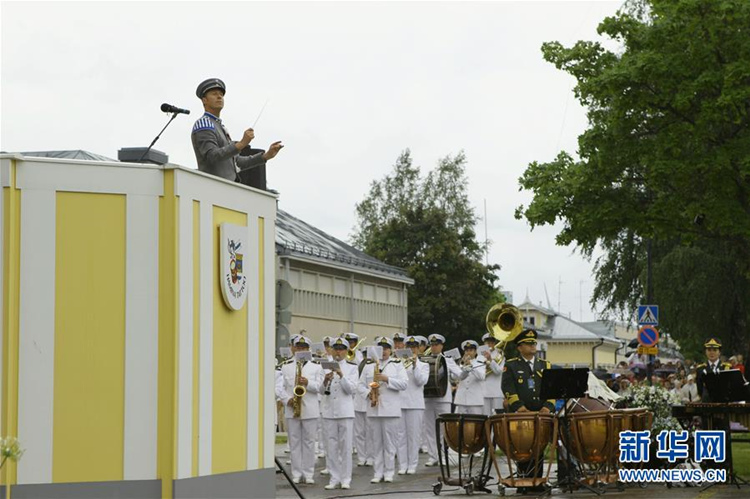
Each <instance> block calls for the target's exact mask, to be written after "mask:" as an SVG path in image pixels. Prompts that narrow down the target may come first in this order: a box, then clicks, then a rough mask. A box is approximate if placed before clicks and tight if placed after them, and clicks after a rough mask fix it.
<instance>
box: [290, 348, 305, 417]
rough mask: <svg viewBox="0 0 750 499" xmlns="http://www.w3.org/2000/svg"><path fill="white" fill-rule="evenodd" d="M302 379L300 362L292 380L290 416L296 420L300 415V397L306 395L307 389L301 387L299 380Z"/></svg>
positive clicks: (299, 361)
mask: <svg viewBox="0 0 750 499" xmlns="http://www.w3.org/2000/svg"><path fill="white" fill-rule="evenodd" d="M301 377H302V361H301V360H298V361H297V375H296V376H295V378H294V401H293V402H292V415H293V417H295V418H298V417H300V416H301V415H302V397H304V396H305V394H306V393H307V388H305V387H304V386H302V385H301V384H300V382H299V379H300V378H301Z"/></svg>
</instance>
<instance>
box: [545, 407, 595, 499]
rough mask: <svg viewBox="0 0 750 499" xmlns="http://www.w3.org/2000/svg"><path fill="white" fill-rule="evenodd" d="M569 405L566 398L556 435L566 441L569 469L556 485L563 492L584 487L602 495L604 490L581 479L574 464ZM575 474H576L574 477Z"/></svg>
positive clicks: (559, 416)
mask: <svg viewBox="0 0 750 499" xmlns="http://www.w3.org/2000/svg"><path fill="white" fill-rule="evenodd" d="M567 407H568V400H565V401H564V403H563V406H562V409H560V413H559V414H558V415H557V419H558V421H559V424H558V429H559V432H558V433H560V434H559V435H555V438H557V439H560V440H561V441H562V442H564V443H566V445H565V446H564V447H565V469H566V470H567V473H566V475H565V478H563V479H562V480H558V481H557V483H556V484H554V486H555V487H557V488H559V489H560V490H562V491H563V492H571V493H572V492H573V487H574V486H576V485H577V486H578V487H583V488H585V489H587V490H589V491H591V492H593V493H594V494H596V495H601V494H602V492H601V491H599V490H597V489H594V488H593V487H591V486H589V484H587V483H586V482H585V481H584V480H582V479H581V473H580V472H579V470H578V466H577V465H574V464H573V457H572V456H571V453H570V451H571V449H570V448H571V441H572V438H573V437H572V436H571V434H570V420H569V419H568V415H567ZM557 460H558V462H559V461H560V451H559V448H558V451H557ZM574 474H575V475H576V476H575V477H574ZM557 476H558V478H559V477H560V466H559V465H558V467H557Z"/></svg>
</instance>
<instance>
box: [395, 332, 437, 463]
mask: <svg viewBox="0 0 750 499" xmlns="http://www.w3.org/2000/svg"><path fill="white" fill-rule="evenodd" d="M406 346H407V347H408V348H410V349H411V352H412V355H413V357H412V358H411V359H409V361H410V362H407V363H408V367H407V366H405V368H406V374H407V376H408V377H409V383H408V384H407V386H406V390H404V391H403V392H401V423H402V424H401V437H400V439H399V446H398V467H399V470H398V474H399V475H403V474H409V475H413V474H414V473H416V472H417V464H419V444H420V438H421V436H422V419H423V417H424V385H425V384H427V380H428V379H429V377H430V368H429V366H428V365H427V364H425V363H424V362H422V361H421V360H419V339H418V338H417V337H416V336H410V337H409V338H408V339H407V340H406Z"/></svg>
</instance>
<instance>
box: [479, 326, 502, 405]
mask: <svg viewBox="0 0 750 499" xmlns="http://www.w3.org/2000/svg"><path fill="white" fill-rule="evenodd" d="M482 341H483V342H484V344H485V345H486V346H487V347H489V349H490V351H489V352H484V353H483V356H484V359H485V361H484V363H485V365H486V366H487V369H485V373H486V374H487V377H486V378H485V379H484V412H483V413H482V414H485V415H487V416H492V415H494V414H495V409H502V408H503V400H505V396H504V395H503V368H504V367H505V357H504V356H503V355H501V354H500V352H498V351H497V350H495V345H497V339H496V338H495V337H494V336H492V335H491V334H490V333H486V334H485V335H484V336H482ZM498 359H501V360H500V362H499V363H498V362H497V361H498Z"/></svg>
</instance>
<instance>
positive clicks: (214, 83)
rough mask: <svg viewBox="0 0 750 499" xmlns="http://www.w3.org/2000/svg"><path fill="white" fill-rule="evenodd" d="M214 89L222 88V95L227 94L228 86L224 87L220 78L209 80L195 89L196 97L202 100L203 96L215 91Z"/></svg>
mask: <svg viewBox="0 0 750 499" xmlns="http://www.w3.org/2000/svg"><path fill="white" fill-rule="evenodd" d="M214 88H220V89H221V91H222V93H227V86H226V85H224V82H223V81H221V80H220V79H218V78H209V79H208V80H205V81H202V82H201V83H200V85H198V88H196V89H195V95H197V96H198V98H199V99H202V98H203V96H204V95H206V92H208V91H209V90H213V89H214Z"/></svg>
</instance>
